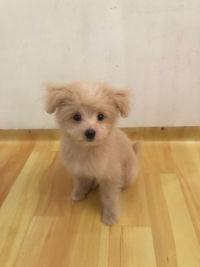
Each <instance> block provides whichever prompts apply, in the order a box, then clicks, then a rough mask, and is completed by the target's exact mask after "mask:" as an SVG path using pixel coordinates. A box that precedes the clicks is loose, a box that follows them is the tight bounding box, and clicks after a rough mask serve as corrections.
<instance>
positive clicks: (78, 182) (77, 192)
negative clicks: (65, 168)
mask: <svg viewBox="0 0 200 267" xmlns="http://www.w3.org/2000/svg"><path fill="white" fill-rule="evenodd" d="M92 182H93V180H92V179H89V178H83V177H75V178H74V188H73V191H72V194H71V196H72V200H75V201H78V200H82V199H84V198H85V197H86V195H87V194H88V192H89V191H90V189H91V185H92Z"/></svg>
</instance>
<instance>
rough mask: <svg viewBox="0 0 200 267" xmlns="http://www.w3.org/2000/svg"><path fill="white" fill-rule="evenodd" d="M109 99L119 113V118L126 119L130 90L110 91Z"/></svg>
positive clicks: (128, 109)
mask: <svg viewBox="0 0 200 267" xmlns="http://www.w3.org/2000/svg"><path fill="white" fill-rule="evenodd" d="M110 97H111V99H112V100H113V103H114V105H115V107H116V108H117V109H118V111H119V112H120V115H121V117H123V118H125V117H127V116H128V114H129V111H130V90H127V89H111V94H110Z"/></svg>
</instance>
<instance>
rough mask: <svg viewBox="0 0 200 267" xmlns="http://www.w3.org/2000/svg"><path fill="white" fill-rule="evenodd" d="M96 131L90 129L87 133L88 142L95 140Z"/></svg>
mask: <svg viewBox="0 0 200 267" xmlns="http://www.w3.org/2000/svg"><path fill="white" fill-rule="evenodd" d="M95 134H96V132H95V130H93V129H88V130H87V131H85V136H86V137H87V139H88V140H93V139H94V137H95Z"/></svg>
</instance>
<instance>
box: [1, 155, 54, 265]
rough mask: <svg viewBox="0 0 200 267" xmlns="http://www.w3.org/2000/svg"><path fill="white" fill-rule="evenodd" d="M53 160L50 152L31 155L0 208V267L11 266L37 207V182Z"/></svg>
mask: <svg viewBox="0 0 200 267" xmlns="http://www.w3.org/2000/svg"><path fill="white" fill-rule="evenodd" d="M54 157H55V153H53V154H52V153H51V152H47V153H41V152H32V153H31V155H30V157H29V158H28V160H27V162H26V164H25V165H24V168H23V169H22V171H21V172H20V174H19V176H18V177H17V180H16V181H15V184H14V185H13V187H12V188H11V190H10V192H9V194H8V196H7V198H6V199H5V201H4V202H3V205H2V206H1V209H0V232H1V238H0V266H5V267H8V266H13V263H14V262H15V258H16V256H17V254H18V250H19V248H20V246H21V243H22V241H23V238H24V236H25V234H26V231H27V229H28V227H29V224H30V222H31V220H32V217H33V215H34V211H35V208H36V205H37V201H38V183H39V178H40V177H41V176H42V174H43V170H44V169H45V168H47V167H48V166H49V165H50V164H51V161H52V160H53V158H54ZM41 161H42V163H43V164H42V165H41V164H40V163H41Z"/></svg>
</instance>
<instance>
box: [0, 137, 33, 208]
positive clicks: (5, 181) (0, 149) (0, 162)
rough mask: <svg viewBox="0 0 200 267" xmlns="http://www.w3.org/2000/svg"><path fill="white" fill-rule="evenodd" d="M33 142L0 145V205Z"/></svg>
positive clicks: (28, 153)
mask: <svg viewBox="0 0 200 267" xmlns="http://www.w3.org/2000/svg"><path fill="white" fill-rule="evenodd" d="M33 147H34V145H33V144H30V143H29V144H24V143H22V142H16V143H15V144H4V145H2V144H1V145H0V175H1V178H0V207H1V205H2V203H3V201H4V200H5V198H6V197H7V195H8V193H9V191H10V189H11V187H12V185H13V184H14V182H15V180H16V178H17V176H18V174H19V172H20V171H21V169H22V167H23V166H24V164H25V162H26V160H27V158H28V157H29V155H30V153H31V152H32V150H33Z"/></svg>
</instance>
